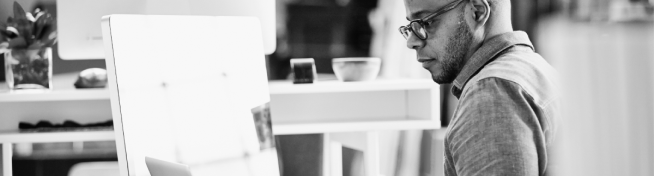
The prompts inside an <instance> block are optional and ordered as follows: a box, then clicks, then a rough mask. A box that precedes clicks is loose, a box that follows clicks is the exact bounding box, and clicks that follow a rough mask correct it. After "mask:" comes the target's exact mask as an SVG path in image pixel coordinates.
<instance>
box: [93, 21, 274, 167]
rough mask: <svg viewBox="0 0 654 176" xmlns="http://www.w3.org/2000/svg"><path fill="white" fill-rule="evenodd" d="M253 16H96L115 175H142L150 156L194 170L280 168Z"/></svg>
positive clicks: (259, 41) (260, 45)
mask: <svg viewBox="0 0 654 176" xmlns="http://www.w3.org/2000/svg"><path fill="white" fill-rule="evenodd" d="M171 23H172V24H180V25H172V26H171V25H170V24H171ZM259 26H260V25H259V24H258V23H257V19H256V18H252V17H224V16H219V17H216V16H172V15H111V16H108V17H106V18H104V20H103V22H102V27H103V36H105V37H106V38H108V39H109V40H106V41H105V49H106V50H107V59H105V61H106V63H107V73H108V78H109V83H108V84H107V87H108V88H109V92H110V97H111V98H110V99H111V109H112V116H113V122H114V131H115V132H116V148H117V150H118V152H117V153H118V160H119V165H120V169H121V173H122V174H121V175H123V176H127V175H129V176H149V175H150V173H151V172H150V171H149V170H148V169H149V168H148V167H147V166H146V160H145V158H146V157H151V158H156V159H160V160H164V161H168V162H174V163H180V164H185V165H187V166H189V168H190V170H191V172H192V173H193V175H194V176H205V175H207V176H208V175H229V176H279V168H278V167H279V165H278V158H277V153H276V149H275V145H274V143H273V136H272V134H273V133H272V126H271V125H272V124H271V121H270V120H271V119H270V118H271V117H270V111H269V106H268V102H270V94H269V91H268V79H267V75H266V65H265V59H264V55H263V54H259V53H262V52H263V41H262V40H261V34H260V33H261V32H260V27H259ZM188 29H194V30H193V32H190V33H188V34H187V35H183V36H182V35H171V36H170V37H160V36H162V35H168V34H179V33H184V32H186V31H187V30H188ZM249 34H254V35H249ZM243 46H251V47H243Z"/></svg>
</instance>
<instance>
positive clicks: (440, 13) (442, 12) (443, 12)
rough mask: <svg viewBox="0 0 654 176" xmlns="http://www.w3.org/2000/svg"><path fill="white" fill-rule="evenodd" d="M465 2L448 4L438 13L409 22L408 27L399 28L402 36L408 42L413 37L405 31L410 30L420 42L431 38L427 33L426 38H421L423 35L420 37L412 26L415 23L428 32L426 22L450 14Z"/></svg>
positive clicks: (460, 0)
mask: <svg viewBox="0 0 654 176" xmlns="http://www.w3.org/2000/svg"><path fill="white" fill-rule="evenodd" d="M463 1H464V0H456V1H454V2H451V3H449V4H447V5H445V6H444V7H442V8H440V9H438V10H436V12H434V13H431V14H429V15H427V16H425V17H423V18H421V19H417V20H411V21H410V22H409V24H407V25H406V26H400V28H399V30H400V34H402V36H403V37H404V39H407V40H408V39H409V37H411V36H410V35H405V32H404V31H405V30H409V31H411V32H412V33H413V35H415V36H416V37H418V38H419V39H420V40H425V39H427V38H429V35H428V33H427V31H425V36H424V37H420V36H421V35H419V34H418V33H416V31H415V29H413V26H412V24H413V23H418V25H420V28H422V29H425V30H426V28H425V23H427V22H425V21H427V20H430V19H431V18H434V17H437V16H440V15H442V14H445V13H447V12H449V11H450V10H452V9H454V8H456V7H457V6H459V4H461V3H462V2H463Z"/></svg>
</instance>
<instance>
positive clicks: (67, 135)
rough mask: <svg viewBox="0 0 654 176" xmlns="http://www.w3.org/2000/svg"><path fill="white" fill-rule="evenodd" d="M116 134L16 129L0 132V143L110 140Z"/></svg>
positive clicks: (104, 131)
mask: <svg viewBox="0 0 654 176" xmlns="http://www.w3.org/2000/svg"><path fill="white" fill-rule="evenodd" d="M115 138H116V136H115V134H114V131H113V130H102V131H71V132H42V133H36V132H35V133H32V132H30V133H20V132H18V131H4V132H0V143H46V142H77V141H111V140H115Z"/></svg>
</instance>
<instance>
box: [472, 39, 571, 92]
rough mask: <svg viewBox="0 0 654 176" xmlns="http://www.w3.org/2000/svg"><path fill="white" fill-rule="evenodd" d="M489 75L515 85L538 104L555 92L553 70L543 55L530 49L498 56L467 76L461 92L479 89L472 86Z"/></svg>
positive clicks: (555, 81) (556, 84)
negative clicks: (468, 79) (477, 71)
mask: <svg viewBox="0 0 654 176" xmlns="http://www.w3.org/2000/svg"><path fill="white" fill-rule="evenodd" d="M490 78H494V79H499V80H503V81H507V82H511V83H513V84H516V85H517V86H519V88H520V89H522V90H524V91H526V92H527V93H528V94H529V95H530V96H531V97H532V98H534V100H536V101H539V103H546V102H547V101H549V100H551V99H553V98H554V97H555V96H556V94H557V93H556V92H558V91H557V89H558V76H557V73H556V71H555V70H554V68H553V67H552V66H551V65H550V64H549V63H547V61H545V59H543V57H541V56H540V55H539V54H537V53H535V52H532V51H524V50H514V51H510V52H506V53H504V54H502V55H500V56H498V57H497V58H495V59H494V60H493V61H491V62H490V63H488V64H487V65H486V66H484V67H483V68H482V69H481V70H480V71H479V73H477V75H475V76H473V78H471V79H470V81H469V82H468V84H467V85H466V88H464V89H468V90H464V94H466V92H467V93H472V92H469V91H470V90H477V91H479V89H475V87H477V86H481V85H479V84H482V83H484V82H483V81H481V80H485V79H490ZM480 81H481V82H480ZM471 88H472V89H471Z"/></svg>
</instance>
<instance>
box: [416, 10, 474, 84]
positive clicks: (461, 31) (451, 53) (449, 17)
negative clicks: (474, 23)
mask: <svg viewBox="0 0 654 176" xmlns="http://www.w3.org/2000/svg"><path fill="white" fill-rule="evenodd" d="M452 1H453V0H405V1H404V2H405V7H406V14H407V18H408V19H409V20H416V19H422V18H423V17H425V16H427V15H429V14H431V13H433V12H435V11H436V10H438V9H441V8H442V7H443V6H445V5H447V4H448V3H450V2H452ZM462 6H465V2H463V3H462V4H459V5H458V6H457V7H455V8H454V9H452V10H450V11H449V12H446V13H444V14H442V15H439V16H437V17H434V18H431V19H429V20H426V21H425V22H431V23H430V24H429V25H425V26H424V27H425V29H426V30H427V38H426V39H425V40H421V39H419V38H418V37H416V36H415V35H411V36H410V37H409V38H408V39H407V47H409V48H410V49H414V50H416V53H417V54H418V61H419V62H421V63H422V66H423V67H424V68H425V69H427V70H428V71H429V72H431V75H432V79H433V80H434V81H435V82H436V83H438V84H446V83H452V81H454V79H456V76H457V75H458V74H459V72H461V69H462V68H463V66H464V65H465V61H466V59H465V57H466V53H467V52H468V51H469V49H470V45H471V43H472V34H471V33H470V28H468V25H467V23H466V21H465V19H464V10H463V7H462Z"/></svg>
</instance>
